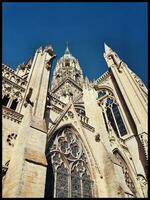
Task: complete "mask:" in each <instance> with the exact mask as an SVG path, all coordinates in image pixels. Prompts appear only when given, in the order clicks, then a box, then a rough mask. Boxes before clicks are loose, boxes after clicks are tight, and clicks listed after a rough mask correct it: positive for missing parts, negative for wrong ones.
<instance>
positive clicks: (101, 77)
mask: <svg viewBox="0 0 150 200" xmlns="http://www.w3.org/2000/svg"><path fill="white" fill-rule="evenodd" d="M109 76H110V72H109V71H106V72H105V73H104V74H102V76H100V77H99V78H98V79H97V80H96V81H95V82H96V83H97V84H100V83H102V82H103V81H104V80H106V78H108V77H109Z"/></svg>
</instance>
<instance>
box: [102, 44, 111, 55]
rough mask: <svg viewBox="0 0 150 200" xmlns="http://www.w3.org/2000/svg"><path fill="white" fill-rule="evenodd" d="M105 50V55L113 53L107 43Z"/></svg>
mask: <svg viewBox="0 0 150 200" xmlns="http://www.w3.org/2000/svg"><path fill="white" fill-rule="evenodd" d="M104 49H105V53H108V52H110V51H112V49H111V48H110V47H109V46H108V45H107V44H106V43H104Z"/></svg>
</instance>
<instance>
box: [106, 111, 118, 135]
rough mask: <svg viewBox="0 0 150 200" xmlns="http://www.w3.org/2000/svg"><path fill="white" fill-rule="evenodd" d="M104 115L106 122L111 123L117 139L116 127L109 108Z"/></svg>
mask: <svg viewBox="0 0 150 200" xmlns="http://www.w3.org/2000/svg"><path fill="white" fill-rule="evenodd" d="M106 113H107V117H108V120H109V121H110V123H111V126H112V127H113V129H114V131H115V133H116V134H117V136H118V137H119V134H118V130H117V127H116V124H115V121H114V118H113V115H112V112H111V109H110V108H107V110H106Z"/></svg>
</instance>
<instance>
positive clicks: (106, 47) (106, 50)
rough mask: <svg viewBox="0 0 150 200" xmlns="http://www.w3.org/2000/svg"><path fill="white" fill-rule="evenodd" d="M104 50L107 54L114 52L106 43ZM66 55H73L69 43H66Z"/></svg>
mask: <svg viewBox="0 0 150 200" xmlns="http://www.w3.org/2000/svg"><path fill="white" fill-rule="evenodd" d="M104 50H105V53H109V52H111V51H112V49H111V48H110V47H109V46H108V45H107V44H106V43H104ZM65 54H71V53H70V50H69V47H68V42H66V50H65Z"/></svg>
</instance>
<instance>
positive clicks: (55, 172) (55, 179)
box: [54, 170, 57, 198]
mask: <svg viewBox="0 0 150 200" xmlns="http://www.w3.org/2000/svg"><path fill="white" fill-rule="evenodd" d="M56 186H57V171H56V170H54V198H57V196H56V195H57V194H56V190H57V188H56Z"/></svg>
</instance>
